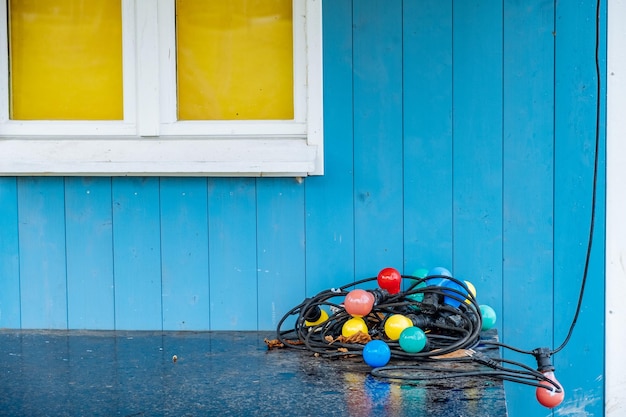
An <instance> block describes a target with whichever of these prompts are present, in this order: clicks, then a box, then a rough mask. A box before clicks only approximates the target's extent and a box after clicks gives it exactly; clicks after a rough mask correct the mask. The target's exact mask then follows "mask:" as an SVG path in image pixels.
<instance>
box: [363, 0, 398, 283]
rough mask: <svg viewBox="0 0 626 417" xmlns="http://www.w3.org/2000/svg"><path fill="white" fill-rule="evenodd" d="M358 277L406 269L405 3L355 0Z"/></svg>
mask: <svg viewBox="0 0 626 417" xmlns="http://www.w3.org/2000/svg"><path fill="white" fill-rule="evenodd" d="M353 27H354V35H353V36H354V196H355V197H354V198H355V203H354V205H355V208H354V211H355V214H354V222H355V271H356V276H357V279H359V278H365V277H368V276H375V275H376V274H377V273H378V271H379V270H381V269H382V268H384V267H394V268H397V269H398V270H403V241H402V238H403V213H402V210H403V204H402V188H403V187H402V2H401V1H399V0H393V1H382V0H371V1H355V2H354V21H353Z"/></svg>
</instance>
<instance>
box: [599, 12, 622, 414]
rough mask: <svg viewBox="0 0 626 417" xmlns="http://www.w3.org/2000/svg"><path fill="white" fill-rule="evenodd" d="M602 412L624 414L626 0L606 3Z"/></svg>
mask: <svg viewBox="0 0 626 417" xmlns="http://www.w3.org/2000/svg"><path fill="white" fill-rule="evenodd" d="M607 15H608V17H607V19H608V26H607V27H608V30H607V75H608V76H607V139H606V140H607V151H606V154H607V168H606V169H607V184H606V319H605V321H606V325H605V329H606V338H605V358H604V360H605V373H606V379H605V406H604V407H605V408H604V409H605V415H606V416H607V417H623V416H625V415H626V356H625V355H624V354H623V350H624V345H625V344H626V332H625V331H624V325H625V324H626V303H625V302H624V300H626V192H625V190H624V179H626V164H624V161H626V117H624V112H625V111H626V24H624V22H626V0H609V1H608V9H607Z"/></svg>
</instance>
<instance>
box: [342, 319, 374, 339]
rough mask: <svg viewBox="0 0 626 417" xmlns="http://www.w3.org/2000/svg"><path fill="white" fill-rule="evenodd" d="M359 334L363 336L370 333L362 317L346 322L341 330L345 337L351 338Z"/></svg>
mask: <svg viewBox="0 0 626 417" xmlns="http://www.w3.org/2000/svg"><path fill="white" fill-rule="evenodd" d="M358 332H361V333H363V334H367V332H368V330H367V324H365V320H363V319H362V318H361V317H352V318H351V319H350V320H348V321H346V322H345V323H344V324H343V327H342V328H341V334H342V335H343V337H350V336H352V335H355V334H357V333H358Z"/></svg>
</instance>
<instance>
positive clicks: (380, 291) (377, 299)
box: [367, 288, 389, 306]
mask: <svg viewBox="0 0 626 417" xmlns="http://www.w3.org/2000/svg"><path fill="white" fill-rule="evenodd" d="M367 291H368V292H369V293H371V294H372V295H373V296H374V305H375V306H377V305H379V304H381V303H383V302H384V301H386V300H387V298H389V291H387V290H386V289H384V288H376V289H373V290H367Z"/></svg>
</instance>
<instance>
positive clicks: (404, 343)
mask: <svg viewBox="0 0 626 417" xmlns="http://www.w3.org/2000/svg"><path fill="white" fill-rule="evenodd" d="M427 341H428V338H427V337H426V333H424V331H423V330H422V329H420V328H419V327H415V326H413V327H408V328H406V329H404V330H403V331H402V333H401V334H400V340H399V342H400V347H401V348H402V350H404V351H405V352H407V353H418V352H421V351H422V350H423V349H424V347H426V342H427Z"/></svg>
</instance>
